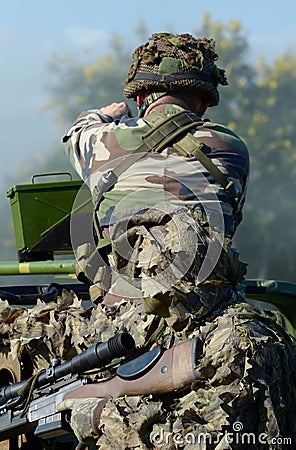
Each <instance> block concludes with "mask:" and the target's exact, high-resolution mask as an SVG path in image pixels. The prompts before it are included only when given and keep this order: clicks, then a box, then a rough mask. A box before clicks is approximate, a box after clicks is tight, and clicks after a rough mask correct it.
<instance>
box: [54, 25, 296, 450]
mask: <svg viewBox="0 0 296 450" xmlns="http://www.w3.org/2000/svg"><path fill="white" fill-rule="evenodd" d="M214 46H215V43H214V41H213V40H209V39H196V38H194V37H193V36H191V35H189V34H182V35H173V34H170V33H158V34H153V35H152V37H151V38H150V39H149V41H148V42H147V43H145V44H144V45H141V46H140V47H138V48H137V49H136V50H135V52H134V53H133V60H132V64H131V67H130V70H129V73H128V76H127V79H126V82H125V88H124V95H125V97H127V98H133V99H134V100H136V102H137V106H138V111H139V115H138V116H137V117H132V114H131V112H130V110H129V108H128V106H127V105H126V103H124V102H121V103H112V104H111V105H108V106H105V107H103V108H99V109H92V110H90V111H86V112H83V113H82V114H80V116H79V117H78V119H77V120H76V121H75V122H74V124H73V125H72V127H71V128H70V130H69V131H68V133H67V134H66V136H65V137H64V139H63V140H64V143H65V149H66V152H67V154H68V156H69V158H70V160H71V162H72V164H73V165H74V167H75V169H76V170H77V172H78V173H79V174H80V176H81V177H82V178H83V179H84V180H85V182H86V183H87V184H88V185H89V187H90V189H91V191H92V193H93V196H94V202H95V209H96V214H95V215H94V225H95V230H96V237H95V243H94V245H95V248H96V250H97V251H96V252H95V254H96V255H98V254H99V255H100V258H99V263H98V264H97V265H96V266H94V264H95V263H94V261H95V260H96V258H94V259H92V258H91V257H90V254H91V253H92V251H91V250H90V247H89V246H88V245H85V244H89V243H88V239H87V237H85V235H84V234H83V232H82V231H83V230H82V229H81V227H80V226H79V223H78V224H76V223H73V224H72V228H71V232H72V234H73V235H75V236H74V237H73V241H74V242H75V244H76V243H77V242H78V243H80V244H81V246H80V247H79V248H80V250H79V251H78V254H77V256H78V259H80V260H87V265H86V266H91V267H92V271H90V272H87V270H86V269H85V273H84V276H87V277H88V279H90V283H91V285H92V286H91V288H92V295H93V298H94V300H96V301H97V302H98V299H99V300H100V301H101V302H100V303H99V304H98V306H97V312H98V310H99V311H100V317H101V319H100V323H101V324H104V330H106V329H107V330H109V331H108V333H110V335H112V333H114V332H116V331H117V330H118V329H126V330H127V331H129V332H131V334H132V335H133V336H134V337H135V340H136V343H137V344H138V347H140V348H142V349H146V350H149V349H151V348H154V347H155V346H156V345H160V346H162V347H163V348H165V349H170V350H167V351H168V352H169V351H172V350H173V349H177V350H176V352H177V353H176V354H178V348H182V349H183V347H179V346H180V345H181V344H182V343H186V342H192V343H193V342H194V345H193V344H192V346H191V347H190V348H191V350H190V351H188V352H187V353H186V352H184V351H183V350H182V352H183V353H182V355H181V359H183V361H184V370H181V369H180V358H179V357H178V358H179V359H178V358H177V357H176V358H175V359H174V358H173V359H172V361H173V362H172V365H171V366H169V370H168V372H169V375H168V378H166V381H162V378H160V380H159V379H157V383H158V384H157V385H156V380H155V382H154V383H153V381H154V380H153V377H154V372H153V373H152V372H151V378H152V383H148V384H149V386H148V385H147V389H145V385H144V386H143V385H142V386H141V389H140V388H139V391H138V392H134V391H132V390H131V392H133V394H132V395H131V394H130V391H127V392H124V393H123V394H126V395H127V397H126V398H122V395H117V393H116V392H113V393H112V392H110V393H109V395H108V396H107V397H108V398H105V396H104V395H101V394H100V392H101V391H100V383H98V385H97V386H98V388H97V389H94V391H93V395H91V397H93V398H86V399H84V400H72V399H68V400H65V401H64V402H63V403H62V404H61V405H60V409H61V410H62V409H71V410H72V422H71V423H72V427H73V429H74V430H75V433H76V435H77V436H78V437H79V438H80V440H81V441H82V442H88V439H89V438H92V439H94V438H95V439H97V445H98V446H99V448H104V449H106V448H109V449H127V448H128V449H130V448H135V449H146V448H166V449H169V448H170V449H173V448H182V449H183V448H186V449H187V448H188V449H189V448H217V449H218V448H238V447H239V446H241V444H242V443H244V442H242V437H243V433H246V434H247V435H248V439H252V440H253V441H254V440H255V441H254V442H251V444H252V443H255V445H257V447H254V448H261V447H260V445H261V444H262V448H265V447H264V445H268V446H270V448H276V445H277V442H278V441H276V439H280V438H283V437H285V438H287V437H289V436H292V434H293V433H294V432H295V414H294V415H293V412H294V413H295V409H294V404H295V403H294V404H293V401H294V402H295V379H294V378H293V377H295V371H294V372H293V370H294V367H295V359H294V353H293V352H294V350H293V348H292V342H291V338H290V337H289V336H288V335H287V334H286V333H285V331H284V329H283V328H282V327H281V325H279V324H278V322H277V320H276V316H273V314H272V313H263V312H262V311H260V310H257V309H255V308H252V307H250V306H249V305H247V304H246V303H244V297H243V294H242V292H241V290H240V288H239V283H240V282H241V281H242V280H243V277H244V274H245V271H246V270H245V265H244V264H243V263H241V262H240V261H239V259H238V255H237V253H236V252H235V251H234V250H233V249H232V248H231V241H232V238H233V235H234V233H235V231H236V229H237V226H238V225H239V223H240V222H241V220H242V208H243V204H244V200H245V194H246V187H247V182H248V176H249V156H248V150H247V148H246V146H245V144H244V143H243V142H242V140H241V139H240V138H239V137H238V136H237V135H235V134H234V133H233V132H232V131H230V130H229V129H228V128H226V127H224V126H222V125H219V124H215V123H212V122H211V121H209V120H205V119H204V120H203V119H202V116H203V115H204V113H205V111H206V109H207V108H208V107H211V106H215V105H217V104H218V102H219V94H218V90H217V87H218V85H219V84H221V85H226V84H227V80H226V77H225V73H224V71H223V70H221V69H219V68H218V67H217V66H216V61H217V58H218V56H217V54H216V52H215V49H214ZM79 240H80V242H79ZM82 244H83V245H82ZM92 250H93V249H92ZM190 345H191V344H190ZM184 348H186V347H184ZM180 351H181V350H180ZM190 352H191V356H190ZM193 353H194V356H192V354H193ZM168 354H169V353H168ZM190 358H191V359H190ZM177 359H178V361H179V362H178V361H177ZM174 361H175V362H174ZM190 364H191V365H193V367H192V370H189V369H188V370H189V372H188V373H187V372H186V370H187V369H185V368H188V367H189V366H190ZM164 367H166V368H167V366H163V368H164ZM165 372H166V370H164V371H163V373H165ZM185 372H186V373H185ZM149 373H150V372H148V376H149ZM146 376H147V374H146ZM292 378H293V380H294V383H293V382H292V381H293V380H292ZM163 379H165V376H164V377H163ZM168 380H169V381H168ZM136 394H139V395H136ZM118 396H119V397H120V398H116V397H118ZM81 397H89V395H86V394H85V395H83V394H81ZM102 398H103V400H102ZM260 438H261V441H262V442H261V441H260V442H259V441H258V439H260ZM264 439H265V442H263V440H264ZM272 439H274V441H273V444H271V440H272ZM258 442H259V443H258ZM245 443H246V442H245ZM248 443H249V444H250V442H248ZM192 445H193V447H192ZM194 445H195V446H194ZM271 445H274V447H272V446H271Z"/></svg>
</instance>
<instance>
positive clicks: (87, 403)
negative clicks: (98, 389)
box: [57, 398, 107, 444]
mask: <svg viewBox="0 0 296 450" xmlns="http://www.w3.org/2000/svg"><path fill="white" fill-rule="evenodd" d="M106 402H107V399H106V398H103V399H102V398H79V399H74V398H70V399H67V400H64V401H62V402H61V403H59V404H58V405H57V411H58V412H60V411H67V410H70V411H71V422H70V425H71V428H72V429H73V432H74V434H75V435H76V437H77V439H78V440H79V442H82V443H84V444H90V443H92V442H94V441H95V440H96V439H97V438H98V434H99V432H98V426H99V421H100V416H101V412H102V409H103V407H104V405H105V404H106Z"/></svg>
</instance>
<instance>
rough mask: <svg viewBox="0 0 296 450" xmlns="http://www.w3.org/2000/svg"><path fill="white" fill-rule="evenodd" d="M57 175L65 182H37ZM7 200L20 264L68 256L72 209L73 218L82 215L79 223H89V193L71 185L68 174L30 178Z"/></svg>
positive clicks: (74, 183)
mask: <svg viewBox="0 0 296 450" xmlns="http://www.w3.org/2000/svg"><path fill="white" fill-rule="evenodd" d="M60 175H63V176H65V175H67V177H69V180H68V181H54V182H53V181H49V182H48V181H45V182H44V179H45V178H43V179H42V182H40V180H41V177H49V178H50V180H52V179H53V178H52V177H53V176H55V177H58V176H60ZM37 178H39V182H36V180H37ZM47 179H48V178H47ZM78 192H79V196H78V197H77V194H78ZM7 197H8V198H9V199H10V206H11V211H12V221H13V227H14V233H15V240H16V249H17V254H18V259H19V261H20V262H27V261H45V260H49V259H51V260H53V259H54V256H55V254H67V253H71V252H72V247H71V237H70V217H71V214H72V213H73V208H74V213H75V214H81V215H83V220H90V219H91V217H90V216H91V214H92V212H91V211H92V202H91V195H90V191H89V189H88V188H87V186H86V185H85V184H84V183H83V182H82V181H79V180H76V181H75V180H74V181H73V180H72V177H71V174H64V173H56V174H41V175H34V176H33V177H32V182H31V184H24V185H16V186H14V187H12V188H11V189H10V190H9V191H8V192H7ZM76 198H78V201H77V200H75V199H76Z"/></svg>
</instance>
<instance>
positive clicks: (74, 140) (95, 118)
mask: <svg viewBox="0 0 296 450" xmlns="http://www.w3.org/2000/svg"><path fill="white" fill-rule="evenodd" d="M112 122H113V119H112V117H110V116H108V115H106V114H103V113H102V111H101V110H100V109H91V110H88V111H84V112H82V113H81V114H80V115H79V116H78V118H77V119H76V120H75V122H74V123H73V124H72V125H71V127H70V129H69V130H68V132H67V133H66V135H65V136H64V137H63V139H62V141H63V143H64V147H65V151H66V154H67V156H68V158H69V160H70V162H71V164H72V165H73V167H74V168H75V170H76V172H77V173H78V175H79V176H80V177H81V178H83V179H84V180H85V179H87V178H88V177H89V175H90V169H91V161H92V156H93V144H94V136H96V140H97V141H98V142H99V140H100V135H102V133H103V132H104V128H105V127H106V125H107V124H109V123H112ZM103 159H104V157H103Z"/></svg>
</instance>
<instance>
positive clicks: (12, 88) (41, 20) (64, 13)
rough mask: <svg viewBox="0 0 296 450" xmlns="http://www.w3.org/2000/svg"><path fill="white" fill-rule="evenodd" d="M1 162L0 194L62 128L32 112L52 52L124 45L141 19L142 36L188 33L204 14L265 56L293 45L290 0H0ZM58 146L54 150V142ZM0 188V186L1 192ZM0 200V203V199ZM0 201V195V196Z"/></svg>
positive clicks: (39, 102)
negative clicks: (116, 39)
mask: <svg viewBox="0 0 296 450" xmlns="http://www.w3.org/2000/svg"><path fill="white" fill-rule="evenodd" d="M0 4H1V15H0V59H1V72H0V80H1V82H0V95H1V106H2V108H1V113H0V115H1V121H0V123H1V125H0V127H1V146H2V156H1V166H0V186H1V187H2V188H3V184H4V192H5V190H6V188H9V187H10V186H6V185H5V177H6V176H7V175H10V176H11V175H13V176H14V175H15V180H16V182H17V183H19V182H22V181H24V180H20V177H19V175H18V174H17V173H16V168H15V162H16V161H19V162H21V163H23V164H27V163H28V161H31V159H32V158H34V157H36V158H41V157H42V154H44V153H46V152H47V151H48V150H49V149H50V148H53V146H54V145H56V146H60V147H61V144H60V137H61V133H62V130H60V129H59V128H58V127H57V125H56V124H55V123H54V122H53V119H52V117H51V115H50V114H49V113H44V112H40V109H41V107H42V106H43V105H44V104H45V103H46V102H47V101H48V100H49V99H48V97H47V92H46V86H45V85H46V83H45V80H46V68H45V64H46V62H47V61H48V60H49V58H50V55H51V54H52V53H53V52H56V53H58V54H62V53H64V52H70V53H72V54H75V52H76V51H79V53H81V51H82V50H83V49H85V48H88V49H89V50H91V51H92V52H97V53H98V54H99V53H101V52H103V51H104V47H105V46H106V45H107V42H108V37H109V34H110V32H112V31H117V32H118V33H119V34H120V35H122V36H126V39H127V42H128V43H131V46H132V47H131V48H133V47H134V46H137V45H139V44H140V42H136V41H135V39H136V37H135V34H134V28H135V26H136V24H137V23H138V22H139V20H143V21H144V22H145V24H146V26H147V28H148V31H149V33H152V32H156V31H166V29H167V28H168V27H169V28H170V29H173V30H174V31H175V32H177V33H184V32H191V31H192V30H194V29H196V28H198V27H199V26H200V23H201V15H202V13H204V12H209V13H210V15H211V18H212V19H213V20H221V21H222V22H228V21H229V20H230V19H238V20H239V21H240V22H241V23H242V24H243V27H244V31H245V35H246V37H247V39H248V42H249V43H250V46H251V57H252V58H256V57H257V56H258V55H266V57H267V59H268V60H269V61H270V60H272V59H273V58H275V57H277V56H278V55H280V54H281V53H283V52H284V51H286V50H287V49H288V48H290V49H291V50H296V44H295V43H294V42H295V34H296V32H295V16H296V2H295V0H282V1H281V2H278V1H275V0H269V1H267V0H261V1H260V0H256V1H255V0H248V1H245V2H240V1H238V0H228V1H227V0H224V1H222V0H212V1H211V2H207V3H205V2H201V1H197V0H195V1H194V0H186V1H177V0H171V1H166V0H163V1H161V0H149V1H148V2H145V1H142V2H140V1H138V0H137V1H136V0H128V1H116V0H113V1H111V2H106V1H104V0H88V1H86V2H83V1H81V0H80V1H78V0H71V1H70V0H9V1H6V0H0ZM61 151H62V147H61ZM1 192H2V190H1ZM0 201H1V200H0ZM4 201H5V200H4Z"/></svg>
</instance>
